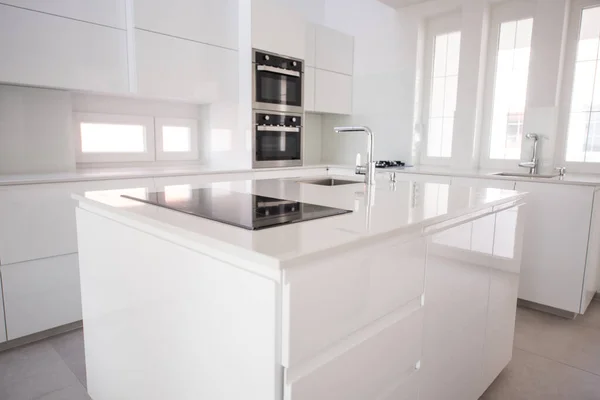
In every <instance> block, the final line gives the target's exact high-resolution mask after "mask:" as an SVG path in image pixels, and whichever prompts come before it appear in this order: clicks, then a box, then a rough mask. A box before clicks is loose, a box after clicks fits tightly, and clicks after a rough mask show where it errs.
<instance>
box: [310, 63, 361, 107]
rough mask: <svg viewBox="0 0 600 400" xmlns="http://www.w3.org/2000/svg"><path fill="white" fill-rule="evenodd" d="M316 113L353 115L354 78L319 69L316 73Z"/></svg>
mask: <svg viewBox="0 0 600 400" xmlns="http://www.w3.org/2000/svg"><path fill="white" fill-rule="evenodd" d="M315 111H316V112H323V113H332V114H352V77H351V76H348V75H343V74H338V73H335V72H330V71H324V70H321V69H317V70H316V73H315Z"/></svg>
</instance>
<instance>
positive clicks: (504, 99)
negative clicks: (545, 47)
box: [487, 18, 533, 160]
mask: <svg viewBox="0 0 600 400" xmlns="http://www.w3.org/2000/svg"><path fill="white" fill-rule="evenodd" d="M532 30H533V19H531V18H528V19H521V20H516V21H508V22H504V23H501V24H500V27H499V31H498V32H497V33H496V34H497V42H496V41H495V43H497V45H495V46H494V47H495V48H496V49H497V51H496V54H495V57H494V58H495V74H494V83H493V99H492V105H491V110H492V111H491V121H490V125H489V129H488V130H487V131H488V132H489V135H490V145H489V158H490V159H496V160H518V159H520V158H521V142H522V140H523V121H524V114H525V101H526V99H527V81H528V77H529V57H530V54H531V33H532ZM493 39H496V36H495V35H494V37H493ZM488 87H489V86H488Z"/></svg>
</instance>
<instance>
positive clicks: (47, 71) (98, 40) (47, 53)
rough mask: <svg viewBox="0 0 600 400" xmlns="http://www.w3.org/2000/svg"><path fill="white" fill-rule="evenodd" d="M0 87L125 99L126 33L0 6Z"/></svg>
mask: <svg viewBox="0 0 600 400" xmlns="http://www.w3.org/2000/svg"><path fill="white" fill-rule="evenodd" d="M0 53H1V54H2V62H0V81H2V82H8V83H17V84H24V85H39V86H51V87H60V88H67V89H81V90H93V91H100V92H112V93H125V92H127V91H128V90H129V85H128V71H127V43H126V32H125V31H122V30H119V29H114V28H107V27H104V26H98V25H94V24H88V23H85V22H79V21H75V20H72V19H67V18H61V17H55V16H52V15H48V14H43V13H38V12H33V11H27V10H23V9H19V8H15V7H10V6H4V5H0Z"/></svg>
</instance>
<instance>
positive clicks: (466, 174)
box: [329, 165, 600, 187]
mask: <svg viewBox="0 0 600 400" xmlns="http://www.w3.org/2000/svg"><path fill="white" fill-rule="evenodd" d="M329 168H339V169H344V170H348V171H354V168H355V167H354V166H353V165H329ZM523 171H527V170H526V169H523ZM390 172H396V173H405V174H422V175H437V176H450V177H461V178H479V179H494V180H504V181H513V182H514V181H522V182H541V183H557V184H564V185H578V186H594V187H595V186H600V175H594V174H574V173H569V172H568V171H567V173H566V175H565V176H563V177H559V176H556V177H554V178H536V177H520V176H498V175H494V174H496V173H499V172H502V171H498V170H490V169H469V168H450V167H437V166H428V165H420V166H415V167H406V168H385V169H377V173H378V174H385V173H390ZM506 172H508V171H506ZM521 172H522V171H521Z"/></svg>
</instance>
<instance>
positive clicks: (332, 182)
mask: <svg viewBox="0 0 600 400" xmlns="http://www.w3.org/2000/svg"><path fill="white" fill-rule="evenodd" d="M298 182H299V183H308V184H311V185H320V186H342V185H353V184H356V183H362V182H360V181H346V180H343V179H336V178H325V179H314V180H305V181H298Z"/></svg>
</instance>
